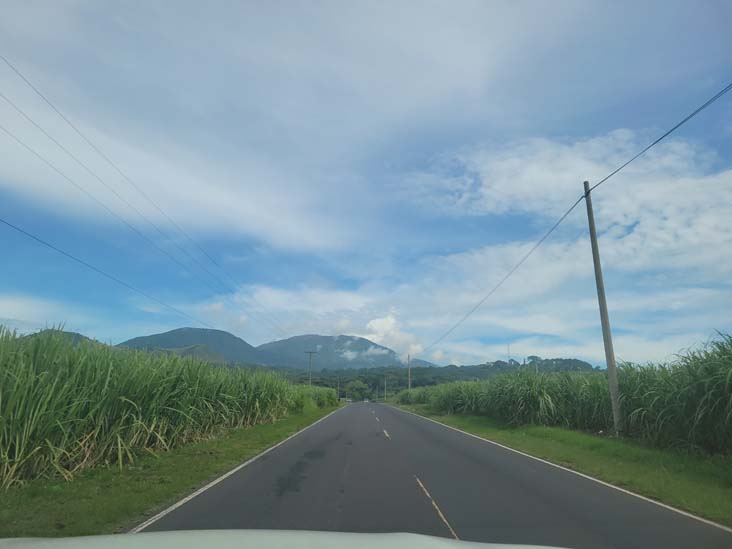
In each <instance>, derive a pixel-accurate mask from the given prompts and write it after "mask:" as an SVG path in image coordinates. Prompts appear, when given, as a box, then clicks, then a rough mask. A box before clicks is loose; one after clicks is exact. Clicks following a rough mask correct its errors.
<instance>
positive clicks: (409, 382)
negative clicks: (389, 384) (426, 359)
mask: <svg viewBox="0 0 732 549" xmlns="http://www.w3.org/2000/svg"><path fill="white" fill-rule="evenodd" d="M410 358H411V357H410V356H409V355H407V390H409V391H411V390H412V365H411V364H410Z"/></svg>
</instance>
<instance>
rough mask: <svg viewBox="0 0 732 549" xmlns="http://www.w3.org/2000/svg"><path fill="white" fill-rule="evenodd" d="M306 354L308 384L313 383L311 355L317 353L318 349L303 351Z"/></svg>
mask: <svg viewBox="0 0 732 549" xmlns="http://www.w3.org/2000/svg"><path fill="white" fill-rule="evenodd" d="M305 354H306V355H308V385H312V384H313V355H317V354H318V351H305Z"/></svg>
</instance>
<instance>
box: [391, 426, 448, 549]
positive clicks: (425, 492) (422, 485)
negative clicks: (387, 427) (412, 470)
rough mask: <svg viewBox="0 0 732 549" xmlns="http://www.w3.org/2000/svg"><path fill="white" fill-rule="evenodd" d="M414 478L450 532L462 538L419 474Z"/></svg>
mask: <svg viewBox="0 0 732 549" xmlns="http://www.w3.org/2000/svg"><path fill="white" fill-rule="evenodd" d="M384 432H386V431H384ZM414 478H415V479H416V480H417V484H419V487H420V488H422V491H423V492H424V495H425V496H427V499H429V500H430V501H431V502H432V507H434V508H435V511H437V514H438V515H439V517H440V518H441V519H442V522H444V523H445V526H447V529H448V530H450V533H451V534H452V537H454V538H455V539H457V540H459V539H460V538H459V537H458V535H457V534H456V533H455V530H453V529H452V526H450V523H449V522H447V518H445V514H444V513H443V512H442V510H441V509H440V508H439V507H438V506H437V502H436V501H435V500H434V499H432V496H431V495H430V493H429V492H428V491H427V488H426V487H425V485H424V484H423V483H422V481H421V480H419V477H418V476H417V475H414Z"/></svg>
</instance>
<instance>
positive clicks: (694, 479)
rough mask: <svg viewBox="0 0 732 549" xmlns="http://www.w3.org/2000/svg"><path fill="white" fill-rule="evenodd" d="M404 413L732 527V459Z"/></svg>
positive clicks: (475, 419) (420, 408)
mask: <svg viewBox="0 0 732 549" xmlns="http://www.w3.org/2000/svg"><path fill="white" fill-rule="evenodd" d="M399 407H400V408H403V409H405V410H409V411H411V412H414V413H417V414H419V415H422V416H425V417H428V418H430V419H434V420H436V421H439V422H440V423H444V424H445V425H450V426H451V427H456V428H458V429H461V430H463V431H467V432H468V433H472V434H474V435H478V436H480V437H484V438H487V439H490V440H492V441H495V442H498V443H500V444H503V445H505V446H509V447H510V448H514V449H516V450H520V451H522V452H525V453H527V454H530V455H532V456H536V457H539V458H542V459H545V460H547V461H550V462H552V463H556V464H558V465H562V466H564V467H567V468H569V469H573V470H575V471H579V472H582V473H585V474H587V475H590V476H593V477H595V478H598V479H600V480H604V481H605V482H608V483H610V484H614V485H615V486H620V487H622V488H625V489H627V490H630V491H632V492H635V493H637V494H641V495H644V496H646V497H649V498H652V499H655V500H657V501H660V502H663V503H666V504H667V505H671V506H673V507H677V508H679V509H684V510H686V511H689V512H690V513H693V514H695V515H698V516H701V517H704V518H707V519H709V520H713V521H715V522H718V523H720V524H725V525H727V526H732V458H730V457H729V456H722V455H715V456H706V455H701V454H697V453H692V452H682V451H673V450H659V449H656V448H649V447H646V446H642V445H641V444H639V443H637V442H632V441H628V440H619V439H613V438H606V437H600V436H595V435H591V434H587V433H582V432H578V431H571V430H569V429H562V428H560V427H541V426H523V427H508V426H506V425H504V424H501V423H499V422H496V421H493V420H491V419H490V418H487V417H485V416H476V415H462V414H450V415H444V414H436V413H434V412H432V411H430V410H429V409H427V407H426V406H424V405H411V406H409V405H400V406H399Z"/></svg>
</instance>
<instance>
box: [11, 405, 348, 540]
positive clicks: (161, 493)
mask: <svg viewBox="0 0 732 549" xmlns="http://www.w3.org/2000/svg"><path fill="white" fill-rule="evenodd" d="M335 409H336V408H335V407H334V406H328V407H324V408H320V407H318V406H317V405H315V404H314V403H313V402H312V401H306V403H305V406H304V409H303V410H302V412H299V413H297V414H290V415H288V416H286V417H284V418H281V419H277V420H276V421H274V422H272V423H260V424H258V425H254V426H252V427H249V428H247V429H226V430H224V431H223V432H222V433H221V434H219V435H218V436H215V437H211V438H207V439H205V440H200V441H198V442H191V443H189V444H184V445H182V446H180V447H178V448H175V449H173V450H171V451H169V452H161V453H159V454H157V455H156V456H153V455H145V454H142V455H140V456H139V457H138V458H137V459H136V460H135V462H134V464H130V465H128V466H126V467H123V468H121V469H120V468H119V467H117V466H115V465H110V466H107V467H105V466H98V467H91V468H88V469H84V470H81V471H79V472H78V473H77V474H76V475H75V476H74V481H73V482H66V481H65V480H64V479H63V478H62V477H60V476H55V477H51V478H38V479H35V480H29V481H25V482H24V483H23V485H16V486H13V487H11V488H9V489H7V490H2V491H0V538H4V537H37V536H43V537H48V536H84V535H93V534H112V533H116V532H127V531H129V530H130V529H131V528H133V527H134V526H136V525H138V524H140V523H141V522H143V521H144V520H146V519H147V518H149V517H150V516H152V515H154V514H156V513H157V512H159V511H161V510H163V509H165V508H166V507H168V506H170V505H172V504H173V503H175V502H176V501H179V500H180V499H181V498H182V497H185V496H187V495H188V494H190V493H191V492H193V491H194V490H196V489H197V488H199V487H201V486H203V485H204V484H206V483H207V482H210V481H211V480H213V479H215V478H217V477H219V476H221V475H222V474H223V473H225V472H227V471H230V470H231V469H233V468H234V467H236V466H237V465H239V464H241V463H243V462H244V461H246V460H248V459H250V458H252V457H254V456H256V455H257V454H259V453H260V452H262V451H264V450H266V449H267V448H269V447H271V446H272V445H274V444H276V443H278V442H280V441H281V440H283V439H285V438H287V437H288V436H289V435H291V434H293V433H296V432H297V431H299V430H300V429H303V428H304V427H307V426H308V425H310V424H312V423H313V422H314V421H317V420H318V419H320V418H322V417H324V416H326V415H327V414H329V413H330V412H331V411H332V410H335Z"/></svg>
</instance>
